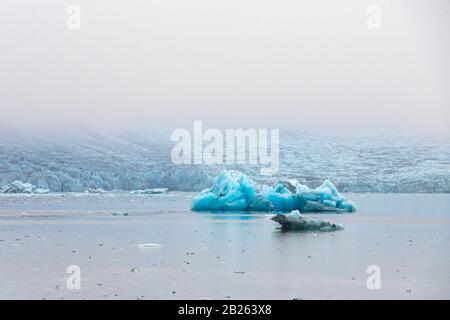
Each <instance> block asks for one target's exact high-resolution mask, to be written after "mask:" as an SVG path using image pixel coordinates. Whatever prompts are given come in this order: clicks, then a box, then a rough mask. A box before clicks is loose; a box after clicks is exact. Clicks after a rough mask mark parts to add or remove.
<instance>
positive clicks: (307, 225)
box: [272, 210, 344, 231]
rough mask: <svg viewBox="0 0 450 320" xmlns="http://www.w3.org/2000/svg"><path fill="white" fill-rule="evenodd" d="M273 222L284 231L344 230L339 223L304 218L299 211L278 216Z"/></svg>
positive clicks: (273, 218)
mask: <svg viewBox="0 0 450 320" xmlns="http://www.w3.org/2000/svg"><path fill="white" fill-rule="evenodd" d="M272 220H273V221H276V222H278V223H279V224H280V225H281V228H282V229H283V230H302V231H308V230H316V231H336V230H344V227H343V226H342V225H340V224H337V223H333V222H329V221H325V220H320V219H312V218H308V217H304V216H302V215H301V214H300V212H299V211H298V210H296V211H294V212H291V213H288V214H277V215H276V216H274V217H272Z"/></svg>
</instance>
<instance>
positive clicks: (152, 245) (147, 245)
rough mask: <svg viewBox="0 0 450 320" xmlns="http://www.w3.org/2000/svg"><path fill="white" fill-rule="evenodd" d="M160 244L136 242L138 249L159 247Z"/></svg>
mask: <svg viewBox="0 0 450 320" xmlns="http://www.w3.org/2000/svg"><path fill="white" fill-rule="evenodd" d="M160 247H161V245H160V244H159V243H141V244H138V248H139V249H147V248H160Z"/></svg>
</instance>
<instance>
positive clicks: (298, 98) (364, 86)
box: [0, 0, 450, 135]
mask: <svg viewBox="0 0 450 320" xmlns="http://www.w3.org/2000/svg"><path fill="white" fill-rule="evenodd" d="M71 4H76V5H79V6H80V8H81V30H68V29H67V28H66V19H67V17H68V15H67V14H66V8H67V7H68V6H69V5H71ZM369 4H375V5H379V7H380V8H381V30H369V29H368V28H367V27H366V19H367V14H366V9H367V7H368V5H369ZM0 40H1V41H0V49H1V50H0V124H1V125H2V126H9V127H18V128H19V127H23V126H31V127H33V126H36V127H39V126H41V127H45V126H48V127H65V126H72V125H78V124H83V125H88V126H92V127H105V128H117V127H120V128H127V127H149V128H151V127H157V126H163V127H165V128H169V129H170V128H177V127H186V126H192V122H193V121H194V120H203V121H204V122H205V125H206V126H218V127H226V128H235V127H239V126H240V127H268V128H280V127H287V128H291V129H293V128H295V129H301V130H303V129H304V130H316V129H318V130H325V128H327V130H331V131H340V130H349V131H350V132H352V131H354V132H359V131H361V130H364V131H367V132H385V131H390V130H394V131H395V130H398V131H400V132H408V133H411V132H413V133H419V134H421V133H424V134H445V135H449V134H450V126H449V125H448V123H447V122H448V119H450V93H449V92H450V90H449V89H450V59H449V58H450V2H449V1H446V0H442V1H441V0H435V1H420V0H414V1H412V0H409V1H407V0H402V1H400V0H391V1H376V0H373V1H360V0H359V1H358V0H345V1H333V0H326V1H325V0H319V1H298V0H221V1H218V0H157V1H148V0H147V1H144V0H141V1H138V0H128V1H106V0H95V1H93V0H88V1H87V0H73V1H55V0H53V1H51V0H40V1H35V0H27V1H25V0H2V1H1V2H0Z"/></svg>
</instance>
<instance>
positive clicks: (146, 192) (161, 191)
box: [130, 188, 169, 194]
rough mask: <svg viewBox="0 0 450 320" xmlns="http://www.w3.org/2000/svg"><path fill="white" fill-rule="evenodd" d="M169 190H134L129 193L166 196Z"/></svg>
mask: <svg viewBox="0 0 450 320" xmlns="http://www.w3.org/2000/svg"><path fill="white" fill-rule="evenodd" d="M167 192H169V189H167V188H153V189H144V190H134V191H131V192H130V193H131V194H167Z"/></svg>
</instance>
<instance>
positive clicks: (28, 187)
mask: <svg viewBox="0 0 450 320" xmlns="http://www.w3.org/2000/svg"><path fill="white" fill-rule="evenodd" d="M1 192H2V193H48V192H49V190H48V189H42V188H37V187H36V186H35V185H33V184H31V183H24V182H22V181H19V180H16V181H13V182H11V183H10V184H8V185H6V186H4V187H3V188H2V190H1Z"/></svg>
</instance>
